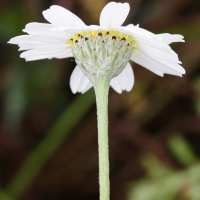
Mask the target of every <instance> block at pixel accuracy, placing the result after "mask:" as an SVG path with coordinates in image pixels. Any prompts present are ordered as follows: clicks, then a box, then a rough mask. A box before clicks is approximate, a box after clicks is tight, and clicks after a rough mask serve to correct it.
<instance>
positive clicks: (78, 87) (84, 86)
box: [70, 65, 92, 94]
mask: <svg viewBox="0 0 200 200" xmlns="http://www.w3.org/2000/svg"><path fill="white" fill-rule="evenodd" d="M70 87H71V90H72V92H73V93H74V94H75V93H77V92H81V93H82V94H83V93H85V92H86V91H87V90H89V89H90V88H91V87H92V83H91V82H90V80H89V79H88V78H87V77H86V76H85V74H84V73H83V72H82V71H81V69H80V67H79V66H78V65H77V66H76V67H75V69H74V71H73V72H72V75H71V77H70Z"/></svg>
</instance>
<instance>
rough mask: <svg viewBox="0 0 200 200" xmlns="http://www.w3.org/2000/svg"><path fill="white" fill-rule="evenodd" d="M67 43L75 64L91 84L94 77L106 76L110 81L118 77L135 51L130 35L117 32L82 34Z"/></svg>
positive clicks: (135, 44) (134, 43)
mask: <svg viewBox="0 0 200 200" xmlns="http://www.w3.org/2000/svg"><path fill="white" fill-rule="evenodd" d="M67 43H68V44H70V45H71V48H72V52H73V55H74V57H75V60H76V63H77V64H78V65H79V67H80V68H81V69H82V71H83V72H84V74H85V75H86V76H87V77H88V78H89V79H90V81H91V82H93V79H94V78H95V77H96V76H101V75H103V76H107V77H108V78H109V79H110V80H111V79H112V78H113V77H115V76H117V75H119V74H120V73H121V72H122V70H123V69H124V68H125V66H126V64H127V62H128V61H129V60H130V56H131V53H132V52H133V50H135V49H137V42H136V41H135V39H134V38H133V37H132V36H131V35H128V34H123V33H120V32H118V31H109V32H104V31H101V32H100V31H99V32H96V31H92V32H83V33H82V34H76V35H74V37H73V38H71V39H70V40H69V41H67Z"/></svg>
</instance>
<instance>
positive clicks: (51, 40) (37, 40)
mask: <svg viewBox="0 0 200 200" xmlns="http://www.w3.org/2000/svg"><path fill="white" fill-rule="evenodd" d="M65 42H66V40H65V39H63V38H59V37H54V36H48V35H47V36H46V35H20V36H17V37H14V38H11V39H10V41H8V43H10V44H18V45H21V44H65Z"/></svg>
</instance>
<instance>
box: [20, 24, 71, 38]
mask: <svg viewBox="0 0 200 200" xmlns="http://www.w3.org/2000/svg"><path fill="white" fill-rule="evenodd" d="M55 27H56V26H54V25H52V24H46V23H38V22H31V23H28V24H26V26H25V29H23V31H24V32H26V33H28V34H30V35H46V36H47V35H48V36H55V37H63V38H65V39H66V38H67V37H69V36H68V35H67V34H66V33H63V32H62V31H57V32H55V31H52V30H53V29H54V28H55Z"/></svg>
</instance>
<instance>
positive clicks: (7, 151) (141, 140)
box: [0, 0, 200, 200]
mask: <svg viewBox="0 0 200 200" xmlns="http://www.w3.org/2000/svg"><path fill="white" fill-rule="evenodd" d="M108 2H109V1H106V0H101V1H95V0H52V1H51V0H32V1H26V0H18V1H15V0H3V1H1V2H0V52H1V55H0V92H1V93H0V97H1V99H0V111H1V112H0V199H1V200H36V199H37V200H38V199H39V200H47V199H48V200H55V199H56V200H64V199H71V200H86V199H87V200H97V199H98V196H99V194H98V150H97V124H96V107H95V98H94V92H93V90H92V89H91V90H90V91H88V92H87V93H85V94H84V95H80V94H76V95H73V94H72V92H71V90H70V87H69V78H70V75H71V72H72V70H73V69H74V67H75V62H74V59H72V58H70V59H62V60H56V59H53V60H41V61H33V62H25V60H24V59H21V58H19V54H20V53H19V52H18V48H17V46H16V45H10V44H7V41H8V40H9V39H10V38H12V37H14V36H17V35H21V34H23V32H22V29H23V28H24V27H25V24H27V23H29V22H33V21H36V22H46V21H45V19H44V18H43V16H42V11H43V10H45V9H47V8H49V6H50V5H53V4H56V5H61V6H63V7H65V8H67V9H69V10H70V11H72V12H73V13H75V14H76V15H78V16H79V17H80V18H81V19H82V20H83V21H84V22H85V23H86V24H88V25H89V24H99V22H98V20H99V16H100V12H101V10H102V8H103V7H104V6H105V5H106V4H107V3H108ZM125 2H129V3H130V7H131V10H130V14H129V16H128V18H127V20H126V22H125V23H124V24H125V25H127V24H128V23H134V24H140V27H142V28H145V29H147V30H149V31H152V32H154V33H163V32H168V33H174V34H175V33H178V34H182V35H184V36H185V40H186V42H185V43H177V44H173V45H172V48H173V49H174V50H175V51H176V52H177V53H178V55H179V58H180V60H181V61H182V62H183V67H184V68H185V69H186V72H187V73H186V75H184V76H183V78H180V77H175V76H170V75H165V76H164V78H162V77H159V76H157V75H155V74H153V73H151V72H149V71H147V70H146V69H144V68H142V67H141V66H138V65H136V64H134V63H132V66H133V70H134V73H135V86H134V88H133V89H132V91H131V92H129V93H127V92H123V93H122V94H117V93H116V92H115V91H113V90H112V89H110V95H109V147H110V178H111V200H161V199H162V200H200V1H199V0H190V1H188V0H128V1H125Z"/></svg>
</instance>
